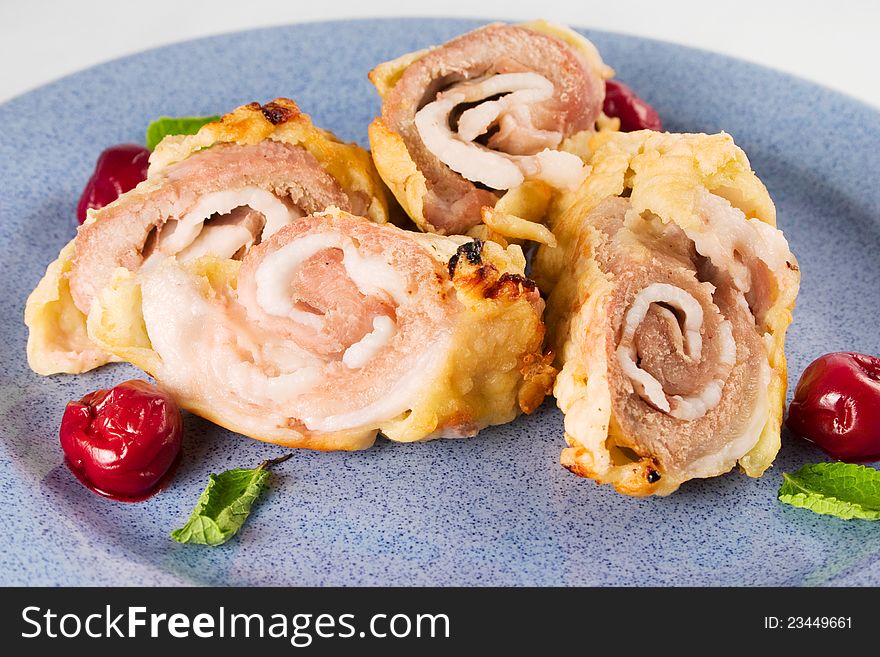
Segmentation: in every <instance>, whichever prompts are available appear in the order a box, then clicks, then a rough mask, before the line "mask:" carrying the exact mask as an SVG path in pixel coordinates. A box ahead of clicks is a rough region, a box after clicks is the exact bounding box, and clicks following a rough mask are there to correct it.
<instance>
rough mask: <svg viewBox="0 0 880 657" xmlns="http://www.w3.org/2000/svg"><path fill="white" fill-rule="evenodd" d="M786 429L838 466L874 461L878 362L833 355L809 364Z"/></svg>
mask: <svg viewBox="0 0 880 657" xmlns="http://www.w3.org/2000/svg"><path fill="white" fill-rule="evenodd" d="M786 425H787V426H788V428H789V429H791V430H792V431H793V432H795V433H796V434H799V435H800V436H803V437H804V438H806V439H807V440H809V441H810V442H813V443H816V445H818V446H819V447H821V448H822V449H823V450H825V451H826V452H827V453H828V454H830V455H831V456H833V457H834V458H836V459H839V460H841V461H852V462H856V463H860V462H865V461H876V460H880V358H875V357H874V356H866V355H865V354H857V353H851V352H838V353H832V354H825V355H824V356H821V357H820V358H817V359H816V360H814V361H813V362H812V363H810V365H809V366H808V367H807V369H805V370H804V373H803V374H802V375H801V379H800V381H798V384H797V388H795V391H794V399H793V400H792V402H791V405H790V406H789V408H788V419H787V420H786Z"/></svg>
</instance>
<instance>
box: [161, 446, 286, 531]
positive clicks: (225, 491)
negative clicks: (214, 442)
mask: <svg viewBox="0 0 880 657" xmlns="http://www.w3.org/2000/svg"><path fill="white" fill-rule="evenodd" d="M291 456H292V454H286V455H285V456H281V457H279V458H277V459H270V460H268V461H263V462H262V463H260V465H258V466H257V467H256V468H254V469H252V470H248V469H244V468H236V469H234V470H227V471H226V472H222V473H220V474H219V475H215V474H211V475H210V476H209V477H208V485H207V487H206V488H205V490H204V492H203V493H202V495H201V496H200V497H199V501H198V502H196V508H195V509H193V512H192V515H191V516H190V517H189V520H187V521H186V524H185V525H184V526H183V527H181V528H180V529H175V530H174V531H173V532H171V538H173V539H174V540H175V541H177V542H178V543H196V544H199V545H212V546H214V545H222V544H223V543H225V542H226V541H228V540H229V539H230V538H232V537H233V536H235V535H236V534H237V533H238V530H239V529H241V526H242V525H243V524H244V521H245V520H247V518H248V516H249V515H250V513H251V507H252V506H253V504H254V502H255V501H256V499H257V497H259V495H260V493H261V492H262V490H263V488H264V487H265V484H266V479H268V477H269V468H270V467H271V466H273V465H277V464H278V463H282V462H283V461H286V460H287V459H289V458H290V457H291Z"/></svg>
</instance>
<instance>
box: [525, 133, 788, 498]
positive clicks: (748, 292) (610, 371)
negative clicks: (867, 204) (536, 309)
mask: <svg viewBox="0 0 880 657" xmlns="http://www.w3.org/2000/svg"><path fill="white" fill-rule="evenodd" d="M595 141H597V142H601V143H598V144H597V148H596V150H595V152H594V154H593V157H592V160H591V162H590V164H591V167H592V173H591V175H590V177H589V178H588V180H587V181H586V183H585V184H584V186H583V187H582V188H581V189H580V190H579V191H578V193H577V194H576V195H575V197H574V198H573V199H571V200H570V201H571V202H570V204H569V205H568V206H567V209H565V210H564V211H562V212H561V213H559V214H557V215H555V216H553V217H551V220H550V225H551V227H552V229H553V230H554V233H555V234H556V235H557V237H558V240H559V246H558V247H557V248H556V249H549V248H545V247H542V248H541V249H540V250H539V253H538V255H537V257H536V259H535V262H534V267H535V272H536V275H537V276H538V277H539V278H540V281H541V283H542V284H543V285H544V286H545V287H546V288H547V289H548V290H552V291H551V292H550V294H549V297H548V325H549V326H550V329H551V331H552V335H553V336H554V344H555V348H556V350H557V353H558V354H559V363H558V366H559V367H561V371H560V374H559V377H558V379H557V382H556V386H555V391H554V392H555V394H556V398H557V401H558V404H559V407H560V408H561V409H562V411H563V412H564V413H565V438H566V441H567V442H568V445H569V447H568V448H567V449H565V450H563V452H562V459H561V460H562V464H563V465H564V466H565V467H566V468H568V469H569V470H571V471H572V472H574V473H576V474H578V475H581V476H584V477H590V478H592V479H595V480H596V481H598V482H600V483H611V484H613V485H614V486H615V487H616V488H617V490H619V491H621V492H623V493H626V494H629V495H652V494H659V495H666V494H668V493H671V492H673V491H674V490H676V489H677V488H678V487H679V486H680V485H681V483H682V482H684V481H687V480H689V479H694V478H702V477H712V476H715V475H719V474H722V473H725V472H728V471H729V470H731V469H732V468H733V467H734V466H736V465H737V463H739V464H740V466H741V467H742V469H743V470H744V471H745V473H746V474H748V475H749V476H753V477H757V476H760V475H761V474H762V473H763V472H764V471H765V470H766V468H768V467H769V466H770V465H771V463H772V461H773V459H774V457H775V455H776V453H777V451H778V450H779V446H780V426H781V422H782V416H783V407H784V403H785V390H786V383H787V381H786V363H785V353H784V339H785V332H786V329H787V327H788V325H789V323H790V322H791V311H792V309H793V307H794V302H795V297H796V295H797V290H798V285H799V270H798V266H797V261H796V260H795V257H794V256H793V255H792V253H791V251H790V250H789V247H788V244H787V242H786V240H785V237H784V236H783V234H782V232H781V231H779V230H778V229H777V228H776V227H775V226H776V216H775V209H774V206H773V203H772V201H771V199H770V197H769V195H768V194H767V191H766V189H765V188H764V186H763V185H762V184H761V182H760V181H759V180H758V178H757V177H756V176H755V174H754V173H753V172H752V170H751V167H750V165H749V162H748V160H747V158H746V156H745V154H744V153H743V152H742V151H741V150H740V149H739V148H738V147H736V146H735V145H734V143H733V141H732V140H731V138H730V137H729V136H727V135H725V134H719V135H711V136H710V135H673V134H660V133H654V132H648V131H642V132H636V133H629V134H622V133H618V134H614V135H611V136H608V135H603V136H602V137H599V138H597V139H596V140H595ZM561 205H562V204H561Z"/></svg>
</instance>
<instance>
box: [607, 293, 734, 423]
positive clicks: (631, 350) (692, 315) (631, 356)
mask: <svg viewBox="0 0 880 657" xmlns="http://www.w3.org/2000/svg"><path fill="white" fill-rule="evenodd" d="M655 303H665V304H667V305H669V306H672V307H674V308H677V309H678V310H679V311H680V312H681V313H682V314H683V315H684V323H683V324H684V325H683V327H680V328H683V329H684V331H683V333H682V336H681V338H682V345H683V347H684V352H685V354H686V355H687V356H688V358H691V359H693V360H695V361H698V360H700V357H701V355H702V348H703V339H702V336H701V335H700V327H701V326H702V324H703V308H702V307H701V306H700V303H699V302H698V301H697V300H696V299H695V298H694V297H693V296H692V295H691V294H689V293H688V292H685V291H684V290H682V289H681V288H679V287H676V286H674V285H670V284H669V283H653V284H651V285H649V286H647V287H645V288H644V289H642V290H641V291H640V292H639V293H638V295H636V298H635V299H634V300H633V302H632V303H631V304H630V307H629V308H628V309H627V311H626V315H625V316H624V320H623V331H622V334H621V338H620V343H619V344H618V347H617V351H616V356H617V362H618V363H619V364H620V368H621V370H623V373H624V374H625V375H626V377H627V378H628V379H629V380H630V382H631V384H632V386H633V389H634V390H635V392H636V394H638V395H639V396H640V397H641V398H642V399H644V400H645V401H646V402H648V403H649V404H651V405H652V406H654V407H655V408H657V409H658V410H661V411H663V412H664V413H668V414H669V415H671V416H672V417H675V418H678V419H680V420H696V419H697V418H700V417H702V416H703V415H705V414H706V413H707V412H708V411H710V410H711V409H713V408H715V406H717V405H718V403H719V402H720V401H721V395H722V391H723V389H724V382H725V381H726V380H727V376H728V374H730V370H731V368H732V367H733V365H734V364H735V363H736V342H735V341H734V339H733V328H732V326H731V324H730V322H729V321H728V320H726V319H725V320H722V321H721V322H720V324H719V335H718V337H719V339H720V341H721V353H720V355H719V360H718V369H719V374H720V376H718V377H717V378H715V379H712V380H711V381H709V382H708V383H707V384H706V385H705V386H704V387H703V388H702V389H701V390H700V391H699V392H698V393H697V394H695V395H687V396H682V395H673V396H671V397H668V396H667V395H666V393H665V392H664V390H663V386H662V385H661V384H660V382H659V381H658V380H657V379H656V378H655V377H654V376H652V375H651V374H650V373H648V372H646V371H645V370H643V369H642V368H640V367H639V366H638V365H637V364H636V363H637V360H638V352H637V349H636V345H635V340H634V339H635V334H636V330H637V329H638V327H639V325H640V324H641V323H642V322H643V321H644V319H645V317H646V316H647V314H648V310H649V309H650V307H651V304H655Z"/></svg>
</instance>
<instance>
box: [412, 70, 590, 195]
mask: <svg viewBox="0 0 880 657" xmlns="http://www.w3.org/2000/svg"><path fill="white" fill-rule="evenodd" d="M553 92H554V89H553V83H552V82H550V81H549V80H548V79H547V78H545V77H544V76H542V75H538V74H537V73H504V74H500V75H493V76H490V77H488V78H484V79H481V80H474V81H470V82H463V83H461V84H458V85H455V86H453V87H452V88H451V89H449V90H447V91H444V92H443V93H440V94H438V95H437V98H436V100H434V101H433V102H431V103H428V104H427V105H425V106H424V107H423V108H422V109H421V110H419V111H418V112H417V113H416V116H415V125H416V129H417V130H418V132H419V136H420V137H421V139H422V142H423V143H424V144H425V146H426V147H427V148H428V150H429V151H431V152H432V153H433V154H434V155H436V156H437V158H438V159H439V160H440V161H441V162H443V163H444V164H445V165H446V166H448V167H449V168H450V169H452V170H453V171H455V172H456V173H458V174H460V175H461V176H463V177H464V178H466V179H467V180H470V181H471V182H477V183H482V184H484V185H487V186H488V187H491V188H492V189H499V190H502V189H511V188H514V187H518V186H519V185H521V184H522V183H523V182H524V181H525V180H526V179H533V180H543V181H544V182H547V183H548V184H550V185H553V186H554V187H559V188H564V189H575V188H576V187H577V186H578V185H580V183H581V182H582V181H583V179H584V176H585V175H586V169H585V166H584V163H583V162H582V161H581V159H580V158H579V157H578V156H577V155H574V154H573V153H568V152H564V151H557V150H554V149H555V148H556V147H558V146H559V144H560V142H561V141H562V138H563V134H562V133H560V132H554V131H548V130H540V129H539V128H536V127H535V126H534V125H532V120H531V114H530V111H529V106H530V105H532V104H535V103H539V102H541V101H544V100H546V99H548V98H550V97H551V96H552V95H553ZM499 94H505V95H504V96H502V97H501V98H498V99H496V100H485V99H487V98H491V97H492V96H497V95H499ZM480 101H484V102H480ZM464 103H478V104H477V105H476V106H474V107H471V108H469V109H467V110H465V111H464V112H463V113H462V115H461V116H460V117H459V120H458V129H457V130H456V131H453V130H452V128H450V121H449V119H450V115H451V114H452V112H453V111H454V110H455V108H456V107H458V106H459V105H462V104H464ZM512 122H515V123H516V125H517V126H519V127H518V128H517V129H519V130H525V131H528V133H529V136H530V137H531V142H532V143H538V144H543V145H544V147H545V148H544V149H543V150H541V151H540V152H539V153H537V154H534V155H514V154H509V153H504V152H502V151H496V150H492V149H491V148H487V147H486V146H483V145H482V144H480V143H478V142H476V139H477V138H479V137H480V136H481V135H483V134H485V133H486V132H487V131H488V130H489V129H490V128H491V127H492V126H493V125H498V124H500V125H501V126H502V127H505V126H506V124H508V123H512ZM508 129H510V130H513V129H512V128H509V126H508Z"/></svg>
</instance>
